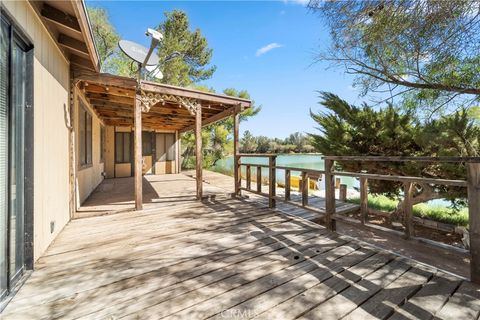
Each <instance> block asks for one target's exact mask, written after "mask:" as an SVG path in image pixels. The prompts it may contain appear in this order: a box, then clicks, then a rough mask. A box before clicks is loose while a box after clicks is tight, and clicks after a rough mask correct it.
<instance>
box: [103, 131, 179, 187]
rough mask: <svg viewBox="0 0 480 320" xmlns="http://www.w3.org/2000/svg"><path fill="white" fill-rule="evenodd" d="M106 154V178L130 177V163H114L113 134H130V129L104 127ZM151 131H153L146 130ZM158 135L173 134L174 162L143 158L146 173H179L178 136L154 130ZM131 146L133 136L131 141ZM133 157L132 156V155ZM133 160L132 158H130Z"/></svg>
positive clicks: (131, 173) (131, 171)
mask: <svg viewBox="0 0 480 320" xmlns="http://www.w3.org/2000/svg"><path fill="white" fill-rule="evenodd" d="M106 129H107V130H106V154H105V173H106V178H124V177H132V176H133V170H132V163H115V132H132V130H133V129H132V128H131V127H113V126H107V127H106ZM146 131H153V130H146ZM155 132H158V133H174V134H175V150H176V152H175V159H176V160H175V161H164V162H160V161H154V162H153V163H151V162H152V161H153V160H154V159H153V157H144V161H145V162H146V165H147V167H148V168H149V169H148V173H154V174H166V173H167V174H168V173H179V172H180V161H179V159H180V138H179V137H180V135H179V134H178V132H177V131H166V130H155ZM131 143H132V146H133V136H132V140H131ZM132 157H133V154H132ZM132 159H133V158H132Z"/></svg>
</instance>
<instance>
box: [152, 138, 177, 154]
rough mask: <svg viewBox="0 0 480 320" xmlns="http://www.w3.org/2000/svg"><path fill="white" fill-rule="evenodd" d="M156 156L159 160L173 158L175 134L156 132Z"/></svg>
mask: <svg viewBox="0 0 480 320" xmlns="http://www.w3.org/2000/svg"><path fill="white" fill-rule="evenodd" d="M156 136H157V138H156V139H157V143H156V150H155V151H156V158H157V159H158V160H159V161H174V160H175V134H174V133H157V135H156Z"/></svg>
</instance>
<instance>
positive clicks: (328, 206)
mask: <svg viewBox="0 0 480 320" xmlns="http://www.w3.org/2000/svg"><path fill="white" fill-rule="evenodd" d="M332 171H333V160H329V159H325V226H326V227H327V229H328V230H330V231H335V220H334V218H333V215H334V214H335V177H334V175H333V174H332Z"/></svg>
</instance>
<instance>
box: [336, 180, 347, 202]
mask: <svg viewBox="0 0 480 320" xmlns="http://www.w3.org/2000/svg"><path fill="white" fill-rule="evenodd" d="M338 200H340V201H347V185H346V184H343V183H342V184H341V185H340V190H339V195H338Z"/></svg>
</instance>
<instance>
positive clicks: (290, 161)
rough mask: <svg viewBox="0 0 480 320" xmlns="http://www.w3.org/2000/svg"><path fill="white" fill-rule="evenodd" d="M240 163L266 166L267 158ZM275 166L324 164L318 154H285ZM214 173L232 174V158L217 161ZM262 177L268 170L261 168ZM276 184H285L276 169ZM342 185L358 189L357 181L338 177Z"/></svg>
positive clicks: (321, 186)
mask: <svg viewBox="0 0 480 320" xmlns="http://www.w3.org/2000/svg"><path fill="white" fill-rule="evenodd" d="M241 162H242V163H244V164H246V163H248V164H252V165H255V164H264V165H268V158H263V157H258V158H257V157H245V158H242V159H241ZM277 166H285V167H295V168H305V169H315V170H323V169H324V163H323V160H322V156H321V155H319V154H285V155H278V156H277ZM214 169H216V171H219V172H229V173H230V174H233V157H232V156H230V157H227V158H225V159H222V160H219V161H218V162H217V164H216V165H215V168H214ZM242 172H243V174H245V166H242ZM254 174H255V169H252V175H254ZM291 174H292V176H293V175H297V176H299V175H300V172H298V171H292V172H291ZM262 176H263V177H268V169H267V168H262ZM276 178H277V182H280V183H284V182H285V170H282V169H277V170H276ZM339 178H340V180H341V183H342V184H346V185H347V186H348V188H358V186H359V182H358V180H357V179H355V178H352V177H339ZM318 187H319V189H320V190H322V189H324V183H319V184H318Z"/></svg>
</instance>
